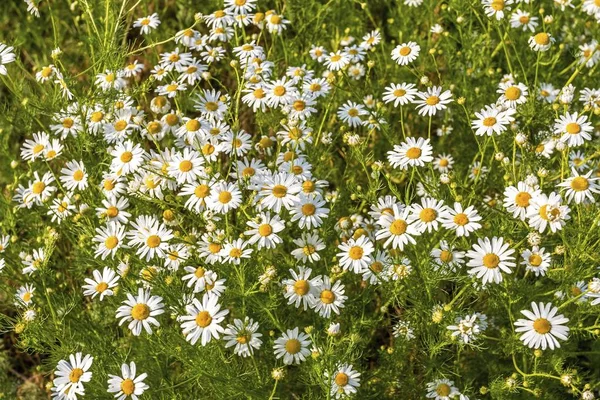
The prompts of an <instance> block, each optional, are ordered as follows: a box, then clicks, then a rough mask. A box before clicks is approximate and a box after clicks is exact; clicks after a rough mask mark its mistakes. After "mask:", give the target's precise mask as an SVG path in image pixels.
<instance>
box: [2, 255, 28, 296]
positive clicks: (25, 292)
mask: <svg viewBox="0 0 600 400" xmlns="http://www.w3.org/2000/svg"><path fill="white" fill-rule="evenodd" d="M2 261H4V260H2ZM34 291H35V287H33V286H32V285H30V284H29V283H27V284H25V286H21V287H20V288H19V289H17V293H16V294H15V298H16V299H17V305H24V306H26V307H27V306H29V305H30V304H31V301H32V298H33V292H34Z"/></svg>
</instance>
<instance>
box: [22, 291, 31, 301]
mask: <svg viewBox="0 0 600 400" xmlns="http://www.w3.org/2000/svg"><path fill="white" fill-rule="evenodd" d="M32 296H33V295H32V294H31V292H25V293H23V297H22V299H23V301H24V302H26V303H27V302H28V301H29V300H31V297H32Z"/></svg>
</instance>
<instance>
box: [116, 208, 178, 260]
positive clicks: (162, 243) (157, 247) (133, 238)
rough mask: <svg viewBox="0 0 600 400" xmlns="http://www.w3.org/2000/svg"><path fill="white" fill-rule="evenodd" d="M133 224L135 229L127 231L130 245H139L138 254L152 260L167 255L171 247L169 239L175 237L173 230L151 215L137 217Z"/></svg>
mask: <svg viewBox="0 0 600 400" xmlns="http://www.w3.org/2000/svg"><path fill="white" fill-rule="evenodd" d="M131 226H132V228H133V229H132V230H130V231H129V232H128V233H127V235H128V236H129V245H130V246H133V247H137V252H136V254H137V255H138V256H140V257H141V258H145V260H146V261H150V260H151V259H152V258H154V257H155V256H158V257H160V258H162V257H164V256H165V255H166V252H167V250H168V248H169V243H168V241H169V240H171V239H172V238H173V231H171V230H170V229H167V228H166V227H165V226H164V225H163V224H161V223H160V222H159V221H158V220H157V219H156V218H155V217H153V216H150V215H141V216H139V217H137V218H136V220H135V222H132V223H131Z"/></svg>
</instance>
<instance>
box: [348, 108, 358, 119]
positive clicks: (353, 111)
mask: <svg viewBox="0 0 600 400" xmlns="http://www.w3.org/2000/svg"><path fill="white" fill-rule="evenodd" d="M348 115H349V116H351V117H352V118H354V117H356V116H358V110H357V109H356V108H351V109H349V110H348Z"/></svg>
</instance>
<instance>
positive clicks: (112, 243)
mask: <svg viewBox="0 0 600 400" xmlns="http://www.w3.org/2000/svg"><path fill="white" fill-rule="evenodd" d="M118 244H119V239H118V238H117V237H116V236H109V237H107V238H106V240H105V241H104V247H106V248H107V249H109V250H112V249H114V248H115V247H117V245H118Z"/></svg>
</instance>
